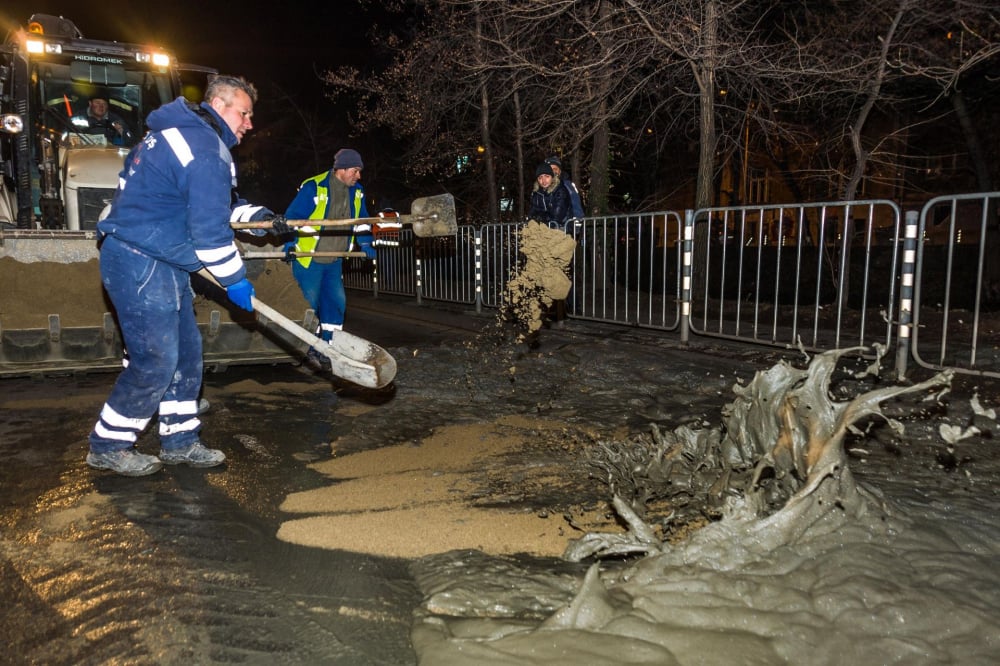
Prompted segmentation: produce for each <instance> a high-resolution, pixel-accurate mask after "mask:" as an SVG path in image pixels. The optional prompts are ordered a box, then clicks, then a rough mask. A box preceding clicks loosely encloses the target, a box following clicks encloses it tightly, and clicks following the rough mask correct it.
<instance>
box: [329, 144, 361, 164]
mask: <svg viewBox="0 0 1000 666" xmlns="http://www.w3.org/2000/svg"><path fill="white" fill-rule="evenodd" d="M333 168H334V169H364V168H365V165H364V164H363V163H362V162H361V153H359V152H358V151H356V150H352V149H351V148H341V149H340V150H338V151H337V154H336V155H334V156H333Z"/></svg>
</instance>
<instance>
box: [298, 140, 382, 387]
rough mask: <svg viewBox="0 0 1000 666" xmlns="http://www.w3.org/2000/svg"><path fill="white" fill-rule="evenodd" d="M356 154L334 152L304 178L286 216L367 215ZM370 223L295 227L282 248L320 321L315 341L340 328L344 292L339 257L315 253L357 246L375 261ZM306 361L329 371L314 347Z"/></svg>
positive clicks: (336, 217)
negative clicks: (327, 163)
mask: <svg viewBox="0 0 1000 666" xmlns="http://www.w3.org/2000/svg"><path fill="white" fill-rule="evenodd" d="M364 167H365V165H364V163H363V162H362V161H361V154H360V153H358V151H356V150H353V149H351V148H343V149H341V150H338V151H337V154H336V155H334V158H333V168H332V169H330V170H329V171H324V172H323V173H321V174H318V175H316V176H313V177H312V178H308V179H306V180H305V181H303V183H302V184H301V185H300V186H299V190H298V192H297V193H296V195H295V198H294V199H292V203H290V204H289V205H288V208H287V209H285V218H286V219H289V220H348V219H352V218H366V217H368V207H367V206H366V205H365V191H364V188H363V187H362V186H361V182H360V180H361V170H362V169H364ZM372 240H373V236H372V227H371V225H370V224H367V223H364V222H362V223H359V224H356V225H348V226H334V227H321V226H316V227H312V226H300V227H299V228H298V233H297V235H296V237H295V239H294V240H293V241H291V242H290V243H288V244H287V245H286V246H285V250H286V252H287V253H288V255H287V256H288V258H289V260H290V261H291V262H292V274H293V275H294V276H295V280H296V281H297V282H298V283H299V288H300V289H301V290H302V295H303V297H305V299H306V302H307V303H309V306H310V307H311V308H312V309H313V311H315V312H316V316H317V317H318V319H319V330H318V331H317V332H316V333H317V335H318V336H319V337H320V339H322V340H325V341H327V342H329V341H330V340H332V339H333V336H334V335H335V334H336V332H337V331H340V330H343V328H344V314H345V312H346V311H347V291H346V290H345V289H344V268H343V266H344V262H343V258H342V257H330V256H322V255H317V253H322V254H327V253H331V252H333V253H343V252H351V251H354V250H355V249H358V250H360V251H362V252H364V253H365V255H366V256H367V257H368V258H369V259H375V255H376V252H375V248H374V246H373V245H372ZM308 356H309V359H310V362H312V364H313V365H315V366H317V367H318V368H320V369H325V370H329V369H330V360H329V357H327V356H326V355H325V354H322V353H320V352H318V351H316V350H315V349H310V350H309V352H308Z"/></svg>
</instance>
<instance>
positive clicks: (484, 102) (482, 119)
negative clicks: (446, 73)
mask: <svg viewBox="0 0 1000 666" xmlns="http://www.w3.org/2000/svg"><path fill="white" fill-rule="evenodd" d="M475 12H476V37H477V39H476V58H477V61H478V62H482V51H481V48H480V44H481V43H482V33H483V19H482V15H481V14H480V11H479V6H478V5H476V8H475ZM484 71H485V70H484ZM479 141H480V143H481V144H482V146H483V161H484V163H485V166H486V192H487V211H488V212H487V214H486V219H487V220H488V221H489V222H490V224H496V223H497V222H498V221H499V220H500V202H499V200H498V197H497V175H496V169H495V168H494V165H493V141H492V138H491V137H490V93H489V79H488V78H487V76H486V75H485V74H480V75H479Z"/></svg>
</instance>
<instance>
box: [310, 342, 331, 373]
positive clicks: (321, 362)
mask: <svg viewBox="0 0 1000 666" xmlns="http://www.w3.org/2000/svg"><path fill="white" fill-rule="evenodd" d="M306 358H307V359H308V361H309V365H311V366H312V367H313V368H315V369H316V370H324V371H326V372H330V371H331V370H332V369H333V364H332V363H330V357H329V356H327V355H326V354H324V353H323V352H321V351H319V350H318V349H316V348H315V347H310V348H309V351H307V352H306Z"/></svg>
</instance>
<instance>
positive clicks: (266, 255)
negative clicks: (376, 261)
mask: <svg viewBox="0 0 1000 666" xmlns="http://www.w3.org/2000/svg"><path fill="white" fill-rule="evenodd" d="M288 256H291V258H292V259H297V258H298V257H339V258H357V259H364V258H365V257H367V256H368V255H366V254H365V253H364V252H293V253H292V254H291V255H287V254H285V253H284V252H244V253H243V254H241V255H240V257H241V258H243V259H285V258H286V257H288Z"/></svg>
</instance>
